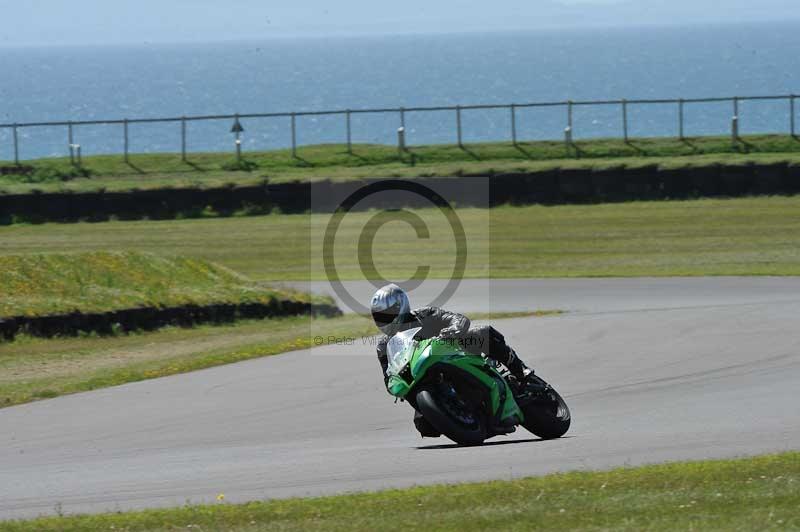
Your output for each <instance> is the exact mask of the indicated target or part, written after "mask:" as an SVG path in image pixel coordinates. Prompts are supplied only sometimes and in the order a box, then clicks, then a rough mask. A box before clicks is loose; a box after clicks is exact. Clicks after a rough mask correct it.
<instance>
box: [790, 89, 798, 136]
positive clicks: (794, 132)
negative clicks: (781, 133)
mask: <svg viewBox="0 0 800 532" xmlns="http://www.w3.org/2000/svg"><path fill="white" fill-rule="evenodd" d="M795 98H797V96H795V95H794V94H792V95H791V96H789V114H790V115H791V117H790V119H789V129H790V131H791V132H792V133H791V134H792V136H793V137H796V136H797V129H796V126H795V120H796V118H795V116H796V115H795V109H794V99H795Z"/></svg>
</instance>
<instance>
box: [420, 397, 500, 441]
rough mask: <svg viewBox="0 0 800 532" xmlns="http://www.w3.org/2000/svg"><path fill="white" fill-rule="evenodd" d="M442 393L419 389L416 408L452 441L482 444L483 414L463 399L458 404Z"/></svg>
mask: <svg viewBox="0 0 800 532" xmlns="http://www.w3.org/2000/svg"><path fill="white" fill-rule="evenodd" d="M442 395H443V394H442V393H437V392H432V391H430V390H427V389H425V390H420V391H419V392H418V393H417V397H416V400H417V409H418V410H419V411H420V413H421V414H422V415H423V416H425V419H427V420H428V422H429V423H430V424H431V425H433V426H434V427H436V429H437V430H439V432H441V433H442V434H444V435H445V436H447V437H448V438H450V439H451V440H453V441H454V442H456V443H458V444H460V445H480V444H482V443H483V441H484V440H485V439H486V421H485V419H484V416H483V414H482V413H481V412H480V411H479V410H478V409H475V408H473V407H471V406H470V405H468V404H467V403H466V402H464V401H463V400H460V405H459V404H458V402H456V401H450V400H448V399H447V398H445V397H442ZM456 400H458V398H456ZM451 402H452V403H453V404H450V403H451Z"/></svg>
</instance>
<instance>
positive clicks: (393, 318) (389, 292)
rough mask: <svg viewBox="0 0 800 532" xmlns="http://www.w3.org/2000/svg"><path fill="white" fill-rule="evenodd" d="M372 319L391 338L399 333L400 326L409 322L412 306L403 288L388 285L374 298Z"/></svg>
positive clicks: (376, 293) (371, 308) (371, 307)
mask: <svg viewBox="0 0 800 532" xmlns="http://www.w3.org/2000/svg"><path fill="white" fill-rule="evenodd" d="M370 310H371V311H372V319H373V320H375V325H377V326H378V328H379V329H380V330H381V331H383V333H384V334H387V335H389V336H391V335H393V334H394V333H396V332H397V329H398V327H399V325H400V324H402V323H404V322H405V321H407V317H408V315H409V314H410V313H411V304H410V303H409V302H408V296H407V295H406V293H405V292H404V291H403V289H402V288H400V287H399V286H397V285H396V284H388V285H386V286H384V287H383V288H381V289H379V290H378V291H377V292H375V295H374V296H372V304H371V305H370Z"/></svg>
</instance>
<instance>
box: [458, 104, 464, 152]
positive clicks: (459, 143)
mask: <svg viewBox="0 0 800 532" xmlns="http://www.w3.org/2000/svg"><path fill="white" fill-rule="evenodd" d="M456 130H457V131H458V147H459V148H463V147H464V144H463V143H462V142H461V140H462V139H461V106H460V105H456Z"/></svg>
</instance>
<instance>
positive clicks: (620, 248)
mask: <svg viewBox="0 0 800 532" xmlns="http://www.w3.org/2000/svg"><path fill="white" fill-rule="evenodd" d="M417 212H419V213H420V215H421V216H422V218H423V219H424V220H425V221H427V222H429V224H430V227H431V238H430V239H428V240H420V239H418V238H417V236H416V234H415V233H414V231H413V230H412V229H411V228H410V227H409V226H407V225H405V224H402V223H397V222H393V223H389V224H387V225H385V226H384V227H383V228H382V229H381V230H380V231H379V232H378V238H377V239H376V245H375V248H374V249H375V252H374V255H375V258H376V267H377V270H378V271H379V272H380V273H381V274H383V275H384V276H385V277H387V278H394V279H404V278H408V277H410V276H411V275H412V274H413V273H414V271H415V270H416V268H417V266H418V265H421V264H422V265H424V264H428V265H430V266H431V276H432V277H439V278H446V277H448V276H449V275H451V273H452V269H453V251H454V250H455V244H454V243H453V242H452V236H451V235H452V233H451V232H450V229H449V227H447V226H445V225H444V220H443V218H441V217H440V216H439V214H438V212H437V211H435V210H423V211H417ZM373 214H374V213H369V212H365V213H352V214H350V215H348V216H347V217H346V218H345V222H344V223H343V224H342V227H341V233H340V236H338V237H337V245H336V260H337V266H338V270H339V274H340V275H341V277H342V278H345V279H358V278H360V277H361V275H362V274H361V270H360V267H359V265H358V260H357V259H358V252H357V241H358V234H359V233H360V231H361V228H362V227H363V226H364V224H365V222H366V220H368V219H369V218H370V217H371V216H372V215H373ZM458 215H459V216H460V218H461V219H462V221H463V223H464V226H465V229H466V232H467V235H468V242H469V248H468V253H469V256H468V261H467V270H466V275H467V276H468V277H494V278H511V277H518V278H522V277H565V276H568V277H587V276H588V277H592V276H670V275H800V196H794V197H759V198H743V199H715V200H711V199H705V200H690V201H658V202H630V203H618V204H604V205H591V206H581V205H566V206H554V207H544V206H530V207H499V208H495V209H459V210H458ZM327 220H328V218H327V217H326V216H325V215H322V214H319V215H316V214H315V215H280V216H277V215H271V216H256V217H244V218H227V219H199V220H176V221H163V222H162V221H140V222H109V223H100V224H87V223H80V224H44V225H30V226H21V225H16V226H10V227H0V256H2V255H7V254H29V253H64V252H69V251H70V250H73V249H82V250H86V251H93V250H136V251H143V252H154V253H158V254H167V255H170V254H178V255H182V256H186V257H193V258H198V259H204V260H209V261H212V262H215V263H218V264H222V265H224V266H227V267H229V268H232V269H233V270H235V271H238V272H241V273H243V274H245V275H247V276H248V277H250V278H252V279H256V280H290V279H296V280H307V279H309V278H313V279H324V278H325V274H324V271H323V269H322V266H321V236H320V235H321V234H322V233H323V231H324V228H325V225H326V223H327Z"/></svg>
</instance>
